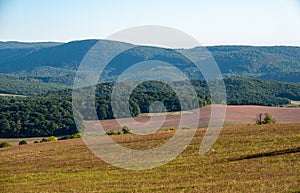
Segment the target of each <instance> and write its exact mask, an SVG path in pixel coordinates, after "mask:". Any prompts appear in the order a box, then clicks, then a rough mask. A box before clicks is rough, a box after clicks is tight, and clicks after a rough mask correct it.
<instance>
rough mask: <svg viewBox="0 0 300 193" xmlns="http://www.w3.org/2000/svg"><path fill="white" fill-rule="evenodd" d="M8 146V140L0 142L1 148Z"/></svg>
mask: <svg viewBox="0 0 300 193" xmlns="http://www.w3.org/2000/svg"><path fill="white" fill-rule="evenodd" d="M10 146H11V145H10V144H9V143H8V142H6V141H4V142H1V143H0V148H3V147H10Z"/></svg>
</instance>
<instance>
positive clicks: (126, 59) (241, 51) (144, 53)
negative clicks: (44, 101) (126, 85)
mask: <svg viewBox="0 0 300 193" xmlns="http://www.w3.org/2000/svg"><path fill="white" fill-rule="evenodd" d="M101 41H105V42H107V43H108V44H109V45H110V49H114V48H117V47H120V46H124V43H121V42H113V41H107V40H82V41H73V42H68V43H35V44H25V43H21V42H0V73H10V74H18V75H22V76H23V77H25V78H32V79H35V80H37V81H42V82H49V81H50V82H54V83H59V84H63V85H71V83H72V79H73V77H74V74H75V71H76V69H77V67H78V66H79V64H80V62H81V60H82V59H83V57H84V56H85V54H86V53H87V52H88V50H89V49H90V48H91V47H92V46H93V45H95V44H96V43H98V42H100V43H101ZM201 49H202V48H193V49H188V50H185V52H186V53H187V54H189V55H191V56H193V57H194V58H196V59H197V58H198V59H199V58H202V57H203V55H201V52H199V50H201ZM207 49H208V50H209V51H210V52H211V54H212V56H213V57H214V59H215V60H216V62H217V64H218V66H219V68H220V70H221V72H222V74H223V75H224V76H225V77H232V76H238V77H248V78H261V79H268V80H276V81H288V82H297V83H299V82H300V78H299V77H300V76H298V75H299V73H300V47H288V46H273V47H255V46H212V47H207ZM175 51H176V50H175ZM199 53H200V55H199ZM202 53H203V52H202ZM206 57H207V56H206ZM150 59H155V60H162V61H165V62H168V63H170V64H172V65H175V66H177V67H179V69H181V70H182V71H184V72H185V73H187V74H189V75H191V77H193V78H192V79H201V78H202V76H201V74H199V72H195V69H194V68H193V67H191V65H190V64H189V61H187V60H186V59H184V58H182V57H181V56H180V55H178V54H176V52H174V51H172V50H169V49H164V48H157V47H138V48H134V49H132V50H130V51H128V52H125V53H123V54H121V55H119V56H118V57H117V58H116V59H114V60H113V61H112V62H111V63H110V64H109V66H108V67H107V69H106V72H107V73H104V74H105V77H104V78H106V79H108V80H110V81H112V80H114V78H113V77H114V76H117V75H119V74H120V73H122V72H123V71H124V69H127V68H128V67H129V66H130V65H132V64H133V63H135V62H139V61H144V60H150ZM149 73H150V71H149ZM64 78H65V79H64Z"/></svg>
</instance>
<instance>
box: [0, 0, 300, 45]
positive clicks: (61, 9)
mask: <svg viewBox="0 0 300 193" xmlns="http://www.w3.org/2000/svg"><path fill="white" fill-rule="evenodd" d="M141 25H162V26H168V27H172V28H175V29H178V30H181V31H184V32H186V33H188V34H189V35H191V36H192V37H194V38H196V39H197V40H198V41H199V42H200V43H201V44H202V45H293V46H300V35H299V34H300V0H0V41H25V42H40V41H58V42H69V41H73V40H82V39H104V38H106V37H108V36H109V35H111V34H112V33H114V32H117V31H120V30H123V29H126V28H129V27H135V26H141Z"/></svg>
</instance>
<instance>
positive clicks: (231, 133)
mask: <svg viewBox="0 0 300 193" xmlns="http://www.w3.org/2000/svg"><path fill="white" fill-rule="evenodd" d="M173 132H174V131H163V132H158V133H155V134H151V135H145V136H135V135H120V136H112V138H113V139H114V140H115V141H117V142H118V143H120V144H121V145H123V146H126V147H130V148H135V149H144V148H146V147H149V146H148V145H147V144H151V146H152V145H158V144H161V143H162V142H164V141H166V140H168V139H169V138H170V137H171V136H172V135H173ZM186 132H189V131H188V130H186ZM204 132H205V129H198V130H197V133H196V135H195V137H194V138H193V141H192V142H191V144H190V145H189V146H188V147H187V148H186V150H185V151H184V152H183V153H182V154H181V155H180V156H178V157H177V158H176V159H174V160H173V161H171V162H170V163H168V164H166V165H164V166H162V167H159V168H155V169H150V170H144V171H131V170H125V169H120V168H116V167H113V166H111V165H109V164H107V163H105V162H103V161H101V160H100V159H98V158H97V157H95V156H94V155H93V154H92V153H91V152H90V151H89V150H88V148H87V147H86V146H85V145H84V143H83V142H82V140H81V139H74V140H66V141H58V142H47V143H39V144H28V145H23V146H12V147H7V148H1V149H0V192H3V193H6V192H197V193H198V192H268V193H269V192H300V123H289V124H274V125H261V126H254V125H248V126H228V127H224V128H223V129H222V132H221V135H220V137H219V138H218V140H217V142H216V144H215V145H214V146H213V149H211V150H210V151H209V152H208V153H207V154H205V155H204V156H200V155H199V154H198V151H199V146H200V143H201V140H202V138H203V135H204Z"/></svg>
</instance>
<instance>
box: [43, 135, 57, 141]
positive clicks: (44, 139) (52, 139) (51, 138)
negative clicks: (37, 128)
mask: <svg viewBox="0 0 300 193" xmlns="http://www.w3.org/2000/svg"><path fill="white" fill-rule="evenodd" d="M51 141H58V139H57V137H55V136H51V137H49V138H48V139H46V138H43V139H42V141H41V142H51Z"/></svg>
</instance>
